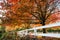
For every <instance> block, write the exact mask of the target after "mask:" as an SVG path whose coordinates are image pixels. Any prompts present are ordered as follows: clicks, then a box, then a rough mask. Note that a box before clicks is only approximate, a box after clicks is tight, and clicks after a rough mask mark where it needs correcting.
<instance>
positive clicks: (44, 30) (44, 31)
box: [42, 22, 46, 33]
mask: <svg viewBox="0 0 60 40" xmlns="http://www.w3.org/2000/svg"><path fill="white" fill-rule="evenodd" d="M44 25H45V22H43V23H42V26H44ZM43 33H46V29H45V28H43Z"/></svg>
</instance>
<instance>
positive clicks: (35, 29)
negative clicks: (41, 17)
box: [18, 22, 60, 38]
mask: <svg viewBox="0 0 60 40" xmlns="http://www.w3.org/2000/svg"><path fill="white" fill-rule="evenodd" d="M55 26H60V22H57V23H53V24H48V25H45V26H39V27H34V28H31V29H26V30H22V31H18V34H19V35H20V36H23V35H28V34H29V33H28V31H29V30H34V32H33V33H32V34H31V35H35V36H49V37H57V38H60V34H58V33H37V29H42V28H50V27H55Z"/></svg>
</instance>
